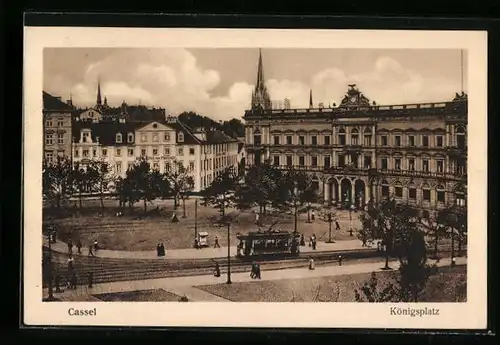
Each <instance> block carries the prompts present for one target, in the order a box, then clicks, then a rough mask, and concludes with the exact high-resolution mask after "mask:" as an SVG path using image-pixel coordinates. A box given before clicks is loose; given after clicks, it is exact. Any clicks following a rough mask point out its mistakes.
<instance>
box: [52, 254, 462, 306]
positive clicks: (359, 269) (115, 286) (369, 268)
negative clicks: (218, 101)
mask: <svg viewBox="0 0 500 345" xmlns="http://www.w3.org/2000/svg"><path fill="white" fill-rule="evenodd" d="M429 262H430V263H432V262H435V261H433V260H429ZM450 263H451V259H450V258H445V259H441V260H440V261H439V262H438V263H437V265H438V266H440V267H442V266H449V265H450ZM456 264H457V265H465V264H467V258H464V257H458V258H456ZM383 266H384V261H383V260H382V261H379V262H371V263H361V264H352V265H345V266H337V265H330V266H321V267H317V268H316V269H315V270H314V271H311V270H309V269H307V267H304V268H293V269H285V270H272V271H263V272H262V279H261V280H264V281H268V280H283V279H307V278H317V277H327V276H341V275H349V274H359V273H370V272H374V271H381V268H382V267H383ZM391 267H392V268H393V269H397V268H398V267H399V263H398V262H397V261H396V262H392V263H391ZM226 278H227V276H226V274H224V272H223V274H222V275H221V277H219V278H216V277H214V276H213V275H202V276H189V277H175V278H161V279H149V280H139V281H127V282H114V283H104V284H97V285H95V286H94V287H93V288H91V289H89V288H87V287H84V286H80V287H79V288H78V289H77V290H67V291H65V292H63V293H62V294H55V296H56V297H59V296H60V297H62V298H63V299H64V300H76V299H79V300H82V299H83V298H84V297H82V296H89V295H92V294H94V295H95V294H102V293H116V292H123V291H135V290H150V289H164V290H167V291H170V292H173V293H175V294H178V295H181V296H183V295H185V296H186V297H188V299H190V300H191V301H221V300H224V299H222V298H220V297H217V296H213V295H211V294H209V293H208V292H205V291H201V290H199V289H196V286H200V285H214V284H221V283H225V282H226ZM231 280H232V282H233V283H244V282H252V281H255V280H253V279H251V278H250V276H249V274H248V272H242V273H234V274H232V275H231ZM47 293H48V291H47V289H44V296H47ZM209 295H210V296H209ZM224 301H225V300H224Z"/></svg>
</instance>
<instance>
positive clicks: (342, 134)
mask: <svg viewBox="0 0 500 345" xmlns="http://www.w3.org/2000/svg"><path fill="white" fill-rule="evenodd" d="M338 144H339V145H345V144H346V143H345V129H343V128H341V129H339V143H338Z"/></svg>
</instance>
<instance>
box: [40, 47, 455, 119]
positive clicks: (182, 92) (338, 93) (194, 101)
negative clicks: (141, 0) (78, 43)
mask: <svg viewBox="0 0 500 345" xmlns="http://www.w3.org/2000/svg"><path fill="white" fill-rule="evenodd" d="M66 65H67V64H66ZM75 65H76V63H75ZM84 66H88V67H84V69H83V70H82V71H83V80H82V78H81V77H78V80H77V81H73V80H71V77H70V74H71V73H70V71H69V70H68V71H66V72H64V71H59V72H58V73H51V74H47V75H46V76H45V79H44V89H45V90H46V91H47V92H52V93H55V94H56V95H58V96H63V97H67V96H65V95H69V93H71V94H72V96H73V102H74V103H75V104H76V105H80V106H91V105H93V104H95V99H96V88H97V80H98V78H99V77H100V78H101V89H102V92H103V95H104V96H106V97H107V99H108V103H109V104H110V105H114V106H118V105H119V104H121V102H122V101H123V100H125V101H127V102H128V103H129V104H137V103H139V102H140V103H141V104H145V105H150V106H156V107H158V106H160V107H164V108H166V109H167V111H168V112H170V113H172V114H178V113H180V112H182V111H188V110H192V111H195V112H198V113H200V114H203V115H206V116H209V117H212V118H213V119H215V120H229V119H231V118H241V117H242V116H243V114H244V111H245V109H248V107H249V106H250V100H251V93H252V89H253V85H252V84H251V83H249V82H246V81H245V80H240V81H238V80H237V78H234V80H235V82H234V83H233V84H232V86H230V87H229V89H228V91H227V93H226V95H223V96H214V95H213V94H212V91H213V90H214V89H216V88H217V86H219V85H220V83H221V76H220V74H219V72H218V71H215V70H210V69H204V68H202V67H200V65H199V64H198V63H197V60H196V57H195V56H194V55H193V54H192V53H190V52H189V51H187V50H185V49H168V50H162V49H150V50H137V49H117V50H112V51H110V53H109V54H108V55H105V56H101V57H100V58H99V59H98V60H97V61H92V62H88V61H86V64H85V65H84ZM369 67H371V68H368V69H367V70H368V72H366V73H362V74H346V72H345V71H343V70H342V69H340V68H339V67H336V66H332V67H331V68H328V69H325V70H322V71H319V72H318V73H316V74H314V75H312V76H311V78H310V79H309V80H289V79H286V78H283V79H279V78H274V79H269V80H267V82H266V84H267V87H268V90H269V93H270V95H271V99H273V100H283V99H285V98H289V99H290V100H291V104H292V107H307V106H308V104H309V90H312V91H313V101H314V103H315V105H317V104H318V103H319V102H323V103H324V104H325V105H328V104H329V103H330V104H333V103H334V102H335V103H337V104H338V103H339V102H340V100H341V99H342V97H343V95H344V94H345V92H346V90H347V85H348V84H357V87H358V88H359V89H360V91H361V92H363V94H364V95H365V96H366V97H368V98H369V99H370V100H374V101H376V102H377V103H378V104H398V103H399V104H401V103H412V102H414V103H418V102H429V101H442V100H448V99H451V98H452V97H453V95H454V92H455V89H456V85H453V83H452V82H450V81H449V80H446V79H443V78H439V77H434V78H431V79H429V78H425V79H424V78H423V77H422V76H421V75H419V74H418V73H417V72H415V71H412V70H409V69H407V68H405V67H404V65H403V64H401V63H400V62H398V61H397V60H395V59H393V58H391V57H388V56H385V57H380V58H379V59H378V60H376V61H375V62H374V64H373V66H369ZM75 78H76V77H75Z"/></svg>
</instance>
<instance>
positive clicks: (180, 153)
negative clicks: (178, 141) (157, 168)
mask: <svg viewBox="0 0 500 345" xmlns="http://www.w3.org/2000/svg"><path fill="white" fill-rule="evenodd" d="M177 155H178V156H184V149H183V148H182V147H179V148H178V149H177Z"/></svg>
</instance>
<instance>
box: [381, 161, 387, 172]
mask: <svg viewBox="0 0 500 345" xmlns="http://www.w3.org/2000/svg"><path fill="white" fill-rule="evenodd" d="M380 165H381V166H382V169H383V170H387V158H381V159H380Z"/></svg>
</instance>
